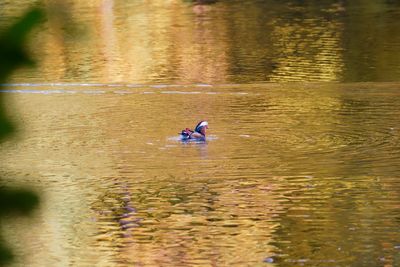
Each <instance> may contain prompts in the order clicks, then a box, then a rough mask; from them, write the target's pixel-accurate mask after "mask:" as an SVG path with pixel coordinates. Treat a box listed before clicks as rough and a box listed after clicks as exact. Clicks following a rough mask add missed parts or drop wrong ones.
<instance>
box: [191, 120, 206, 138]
mask: <svg viewBox="0 0 400 267" xmlns="http://www.w3.org/2000/svg"><path fill="white" fill-rule="evenodd" d="M207 129H208V122H207V121H200V122H199V123H198V124H197V126H196V128H195V129H194V131H195V132H198V133H201V134H202V135H206V130H207Z"/></svg>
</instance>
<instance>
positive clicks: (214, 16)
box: [0, 0, 400, 84]
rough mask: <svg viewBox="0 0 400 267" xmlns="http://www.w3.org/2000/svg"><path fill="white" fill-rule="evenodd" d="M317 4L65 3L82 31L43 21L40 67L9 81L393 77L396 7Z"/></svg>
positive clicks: (11, 11) (399, 43)
mask: <svg viewBox="0 0 400 267" xmlns="http://www.w3.org/2000/svg"><path fill="white" fill-rule="evenodd" d="M21 2H22V1H21ZM195 2H196V1H195ZM200 2H201V1H200ZM322 2H323V3H321V1H307V2H304V1H294V0H292V1H285V2H284V3H282V2H281V1H272V0H268V1H257V0H251V1H246V2H245V3H243V1H222V0H221V1H216V3H214V4H212V5H193V3H192V2H191V1H181V0H173V1H159V0H153V1H146V2H145V3H144V2H142V1H129V2H126V1H113V0H104V1H89V2H87V1H70V5H68V7H69V8H70V9H71V13H72V19H73V20H74V23H75V24H77V25H79V32H84V33H85V34H83V35H82V36H80V37H78V38H74V39H68V38H61V37H60V33H61V32H62V29H59V28H57V27H56V26H55V25H54V24H51V20H50V22H48V23H47V24H46V25H45V31H41V32H38V33H37V35H36V36H35V37H36V38H34V41H33V43H32V45H31V47H32V51H33V52H34V53H35V54H36V57H37V58H38V59H40V62H41V64H40V68H39V70H38V71H37V70H35V71H33V70H25V71H21V72H20V73H19V74H18V75H17V76H16V77H15V80H16V81H18V82H35V83H42V82H77V81H78V82H94V83H98V82H100V83H139V84H144V83H146V84H147V83H167V84H192V83H211V84H224V83H260V82H269V81H273V82H280V81H345V82H349V81H352V82H354V81H378V82H380V81H398V80H399V77H400V52H399V51H400V49H399V47H400V35H399V34H397V33H398V29H399V27H400V20H398V17H399V15H400V6H399V4H398V2H396V1H375V2H374V3H372V2H373V1H369V0H360V1H356V2H354V1H353V2H348V3H347V2H343V1H335V0H327V1H322ZM17 6H18V5H17ZM21 6H24V5H22V4H21ZM17 11H18V9H16V8H13V5H11V4H6V5H5V6H4V9H3V10H1V11H0V14H1V15H2V17H3V18H4V19H6V18H9V17H13V16H16V14H17ZM4 19H3V20H4ZM1 22H2V19H0V23H1ZM81 28H82V29H81ZM38 47H40V48H41V49H37V48H38Z"/></svg>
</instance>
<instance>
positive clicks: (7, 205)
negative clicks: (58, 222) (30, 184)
mask: <svg viewBox="0 0 400 267" xmlns="http://www.w3.org/2000/svg"><path fill="white" fill-rule="evenodd" d="M38 204H39V198H38V196H37V195H36V194H34V193H32V192H31V191H30V190H25V189H20V188H19V189H11V188H5V187H3V188H0V215H2V214H10V213H22V214H28V213H29V212H31V211H32V209H33V208H34V207H36V206H37V205H38Z"/></svg>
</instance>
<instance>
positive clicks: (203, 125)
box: [180, 121, 208, 141]
mask: <svg viewBox="0 0 400 267" xmlns="http://www.w3.org/2000/svg"><path fill="white" fill-rule="evenodd" d="M207 129H208V122H207V121H200V122H199V123H198V124H197V125H196V127H195V128H194V130H191V129H189V128H186V129H184V130H182V132H181V136H180V137H181V140H182V141H189V140H193V141H205V140H206V130H207Z"/></svg>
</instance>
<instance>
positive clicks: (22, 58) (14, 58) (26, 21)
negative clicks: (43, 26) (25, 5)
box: [0, 8, 44, 82]
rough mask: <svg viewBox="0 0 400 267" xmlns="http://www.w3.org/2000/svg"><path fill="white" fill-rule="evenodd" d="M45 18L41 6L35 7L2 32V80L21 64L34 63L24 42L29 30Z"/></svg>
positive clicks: (0, 52)
mask: <svg viewBox="0 0 400 267" xmlns="http://www.w3.org/2000/svg"><path fill="white" fill-rule="evenodd" d="M43 19H44V12H43V11H42V10H41V9H40V8H33V9H31V10H30V11H29V12H27V13H26V14H25V15H24V16H23V17H22V18H21V19H20V20H18V21H17V22H16V23H15V24H13V25H12V26H11V27H10V28H8V29H6V30H5V31H3V32H2V33H1V34H0V82H4V81H5V79H6V78H7V77H8V76H9V75H10V74H11V73H12V72H13V71H14V70H15V69H16V68H18V67H19V66H21V65H23V64H33V61H32V60H31V59H30V58H29V56H28V54H27V52H26V51H25V50H24V44H25V42H26V38H27V36H28V34H29V32H30V31H31V30H32V29H33V28H34V27H35V26H36V25H37V24H39V23H40V22H41V21H42V20H43Z"/></svg>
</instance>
